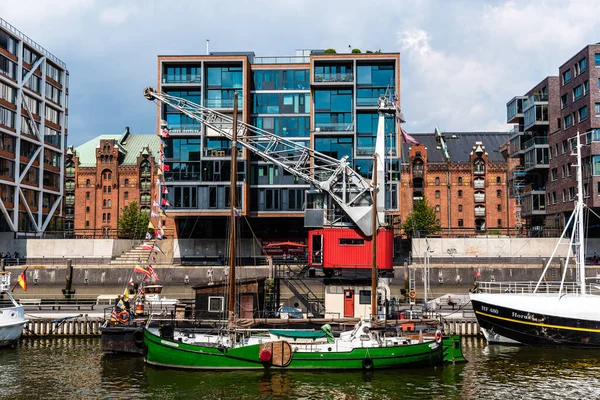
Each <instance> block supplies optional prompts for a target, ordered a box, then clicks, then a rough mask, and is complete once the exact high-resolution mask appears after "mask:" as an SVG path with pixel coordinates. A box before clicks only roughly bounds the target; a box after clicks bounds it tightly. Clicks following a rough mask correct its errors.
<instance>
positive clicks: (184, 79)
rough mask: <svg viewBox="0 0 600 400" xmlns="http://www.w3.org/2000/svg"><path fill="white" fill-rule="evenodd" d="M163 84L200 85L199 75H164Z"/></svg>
mask: <svg viewBox="0 0 600 400" xmlns="http://www.w3.org/2000/svg"><path fill="white" fill-rule="evenodd" d="M162 81H163V83H201V82H200V74H164V75H163V77H162Z"/></svg>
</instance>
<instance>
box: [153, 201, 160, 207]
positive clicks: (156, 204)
mask: <svg viewBox="0 0 600 400" xmlns="http://www.w3.org/2000/svg"><path fill="white" fill-rule="evenodd" d="M152 206H153V207H160V204H158V201H156V200H154V201H153V202H152Z"/></svg>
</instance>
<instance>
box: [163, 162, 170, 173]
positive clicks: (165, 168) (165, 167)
mask: <svg viewBox="0 0 600 400" xmlns="http://www.w3.org/2000/svg"><path fill="white" fill-rule="evenodd" d="M163 170H164V171H165V172H169V171H170V170H171V167H170V166H169V164H165V165H164V167H163Z"/></svg>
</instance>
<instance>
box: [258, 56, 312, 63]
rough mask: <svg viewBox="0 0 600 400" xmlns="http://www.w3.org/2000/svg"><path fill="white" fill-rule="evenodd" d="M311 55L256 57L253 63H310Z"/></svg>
mask: <svg viewBox="0 0 600 400" xmlns="http://www.w3.org/2000/svg"><path fill="white" fill-rule="evenodd" d="M309 62H310V57H309V56H287V57H254V60H253V61H252V64H308V63H309Z"/></svg>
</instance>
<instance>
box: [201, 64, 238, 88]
mask: <svg viewBox="0 0 600 400" xmlns="http://www.w3.org/2000/svg"><path fill="white" fill-rule="evenodd" d="M207 75H208V77H207V84H208V85H207V86H208V87H209V88H216V87H218V88H223V89H241V88H242V83H243V78H242V67H209V68H208V69H207Z"/></svg>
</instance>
